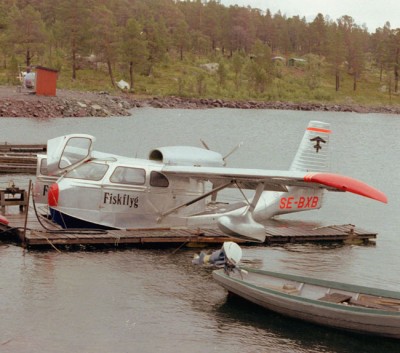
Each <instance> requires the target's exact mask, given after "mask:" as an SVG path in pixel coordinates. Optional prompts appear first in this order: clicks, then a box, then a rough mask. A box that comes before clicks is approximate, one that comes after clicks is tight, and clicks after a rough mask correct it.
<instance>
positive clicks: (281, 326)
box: [0, 108, 400, 353]
mask: <svg viewBox="0 0 400 353" xmlns="http://www.w3.org/2000/svg"><path fill="white" fill-rule="evenodd" d="M309 120H321V121H326V122H330V123H331V128H332V131H333V134H332V136H331V155H332V159H331V161H332V162H331V170H332V171H333V172H335V173H341V174H344V175H348V176H352V177H355V178H358V179H361V180H363V181H365V182H367V183H369V184H371V185H373V186H375V187H377V188H379V189H381V190H382V191H384V192H385V193H386V194H387V195H388V198H389V203H388V204H387V205H384V204H380V203H378V202H375V201H372V200H369V199H365V198H362V197H359V196H356V195H352V194H347V193H346V194H343V193H329V194H327V197H326V200H325V205H324V207H323V208H322V209H321V210H319V211H312V212H308V213H307V212H306V213H299V214H296V215H291V216H290V217H286V218H288V219H295V220H308V221H312V222H317V224H320V225H324V224H346V223H352V224H355V225H357V226H359V227H362V228H366V229H368V230H373V231H377V232H378V238H377V241H376V245H372V246H355V245H317V244H307V245H304V244H303V245H294V244H291V245H284V246H274V247H264V246H259V247H245V248H244V259H245V260H248V261H252V262H254V263H255V264H256V265H257V266H259V267H260V268H264V269H269V270H272V271H282V272H287V273H294V274H300V275H305V276H313V277H318V278H326V279H332V280H337V281H342V282H349V283H355V284H361V285H365V286H374V287H380V288H386V289H393V290H400V279H399V275H398V270H399V268H400V256H399V251H400V235H399V234H398V233H399V229H400V217H399V206H398V205H399V202H400V178H399V175H400V163H399V156H400V143H399V134H400V133H399V131H400V117H399V116H396V115H383V114H355V113H323V112H295V111H272V110H230V109H215V110H179V109H178V110H168V109H163V110H161V109H151V108H145V109H143V108H142V109H136V110H133V111H132V116H130V117H115V118H84V119H82V118H79V119H78V118H60V119H49V120H36V119H21V118H17V119H16V118H1V119H0V142H5V141H7V142H9V143H45V142H46V141H47V139H49V138H52V137H56V136H59V135H64V134H68V133H88V134H92V135H94V136H96V137H97V141H96V149H97V150H101V151H105V152H112V153H117V154H123V155H128V156H134V157H135V156H137V157H147V155H148V153H149V151H150V150H151V149H152V148H154V147H160V146H166V145H194V146H201V143H200V139H203V140H204V141H205V142H206V143H207V144H208V146H209V147H210V148H211V149H213V150H216V151H219V152H221V153H222V154H226V153H228V152H229V151H230V150H231V149H232V148H233V147H234V146H235V145H237V144H238V143H240V142H243V145H242V147H241V148H240V149H239V150H238V151H236V152H235V153H234V154H233V155H231V156H230V157H229V159H228V165H229V166H232V167H236V166H241V167H249V168H268V169H287V168H288V167H289V165H290V163H291V160H292V158H293V157H294V154H295V152H296V150H297V147H298V144H299V142H300V139H301V137H302V135H303V132H304V129H305V127H306V126H307V124H308V121H309ZM31 177H32V176H13V175H6V176H3V177H1V179H0V185H1V184H2V183H3V184H6V183H8V181H9V180H11V179H13V180H14V181H15V182H16V184H17V185H18V184H19V183H24V182H26V180H27V179H28V178H31ZM2 186H3V185H2ZM195 253H196V250H193V249H192V250H190V249H164V250H159V249H153V250H143V249H135V248H133V249H126V250H108V251H96V252H85V251H80V252H65V251H63V252H61V253H58V252H56V251H45V252H44V251H24V250H23V249H21V248H20V247H17V246H13V245H6V244H1V243H0V267H1V271H0V313H1V316H0V352H6V353H8V352H9V353H25V352H26V353H47V352H49V353H54V352H57V353H71V352H76V353H78V352H79V353H127V352H135V353H136V352H138V353H141V352H166V353H169V352H171V353H177V352H192V353H197V352H199V353H200V352H201V353H203V352H230V353H236V352H237V353H250V352H257V353H259V352H279V353H280V352H318V353H322V352H324V353H326V352H351V353H355V352H357V353H358V352H398V351H399V349H400V343H399V342H395V341H392V340H387V339H383V338H373V337H364V336H358V335H352V334H348V333H342V332H338V331H335V330H331V329H327V328H322V327H318V326H314V325H310V324H306V323H303V322H298V321H295V320H291V319H288V318H285V317H282V316H279V315H276V314H274V313H271V312H268V311H264V310H261V309H259V308H258V307H256V306H254V305H251V304H248V303H246V302H244V301H241V300H238V299H232V298H227V293H226V291H225V290H224V289H222V288H221V287H219V286H218V285H217V284H216V283H215V282H213V280H212V277H211V269H207V268H199V267H194V266H193V265H192V264H191V259H192V257H193V255H194V254H195Z"/></svg>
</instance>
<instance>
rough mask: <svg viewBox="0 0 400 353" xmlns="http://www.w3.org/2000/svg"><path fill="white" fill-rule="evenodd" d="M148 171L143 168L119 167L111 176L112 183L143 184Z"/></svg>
mask: <svg viewBox="0 0 400 353" xmlns="http://www.w3.org/2000/svg"><path fill="white" fill-rule="evenodd" d="M145 180H146V171H145V170H144V169H141V168H128V167H117V168H115V170H114V173H112V175H111V177H110V181H111V182H112V183H118V184H127V185H143V184H144V182H145Z"/></svg>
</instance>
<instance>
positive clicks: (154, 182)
mask: <svg viewBox="0 0 400 353" xmlns="http://www.w3.org/2000/svg"><path fill="white" fill-rule="evenodd" d="M150 185H151V186H157V187H159V188H167V187H168V186H169V181H168V179H167V177H166V176H165V175H164V174H161V173H159V172H154V171H153V172H151V174H150Z"/></svg>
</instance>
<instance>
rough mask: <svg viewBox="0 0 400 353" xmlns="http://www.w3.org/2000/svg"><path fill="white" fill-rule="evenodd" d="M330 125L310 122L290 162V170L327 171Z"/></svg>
mask: <svg viewBox="0 0 400 353" xmlns="http://www.w3.org/2000/svg"><path fill="white" fill-rule="evenodd" d="M330 134H331V130H330V124H329V123H324V122H322V121H310V122H309V124H308V126H307V128H306V131H305V133H304V135H303V139H302V140H301V143H300V146H299V149H298V150H297V153H296V155H295V157H294V159H293V161H292V164H291V166H290V170H292V171H305V172H326V171H328V170H329V135H330Z"/></svg>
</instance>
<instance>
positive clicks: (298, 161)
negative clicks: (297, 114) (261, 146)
mask: <svg viewBox="0 0 400 353" xmlns="http://www.w3.org/2000/svg"><path fill="white" fill-rule="evenodd" d="M329 127H330V125H329V124H328V123H323V122H321V121H310V123H309V124H308V126H307V128H306V132H305V133H304V135H303V139H302V140H301V143H300V146H299V149H298V150H297V153H296V155H295V157H294V159H293V162H292V165H291V166H290V171H301V172H326V171H328V169H329V135H330V133H331V130H330V129H329ZM323 195H324V190H323V189H318V188H315V189H314V188H301V187H298V186H292V187H290V188H289V189H288V191H287V192H285V193H280V192H275V193H271V192H268V191H265V192H263V193H262V195H261V198H260V200H259V201H258V203H257V207H256V210H255V213H254V215H253V216H254V219H255V220H256V221H257V222H259V221H261V220H265V219H268V218H270V217H274V216H277V215H280V214H285V213H292V212H299V211H307V210H315V209H318V208H321V207H322V204H323ZM289 199H293V200H300V199H301V200H314V201H315V204H313V206H312V207H311V208H304V207H301V208H299V207H282V205H283V204H282V202H283V201H282V200H284V201H286V200H289Z"/></svg>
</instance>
